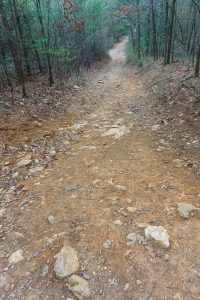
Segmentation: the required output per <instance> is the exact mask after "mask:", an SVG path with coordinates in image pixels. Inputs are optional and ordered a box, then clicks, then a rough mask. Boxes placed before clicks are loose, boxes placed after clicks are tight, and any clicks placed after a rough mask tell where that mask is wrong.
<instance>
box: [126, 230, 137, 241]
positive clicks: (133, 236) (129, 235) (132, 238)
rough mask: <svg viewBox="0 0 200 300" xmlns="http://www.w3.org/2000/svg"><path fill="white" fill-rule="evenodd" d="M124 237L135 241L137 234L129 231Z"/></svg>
mask: <svg viewBox="0 0 200 300" xmlns="http://www.w3.org/2000/svg"><path fill="white" fill-rule="evenodd" d="M126 239H127V240H128V241H132V242H134V243H135V242H136V240H137V235H136V234H135V233H134V232H130V233H129V234H127V236H126Z"/></svg>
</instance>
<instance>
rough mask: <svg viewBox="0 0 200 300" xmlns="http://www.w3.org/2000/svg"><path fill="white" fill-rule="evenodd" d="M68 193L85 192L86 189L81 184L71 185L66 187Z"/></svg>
mask: <svg viewBox="0 0 200 300" xmlns="http://www.w3.org/2000/svg"><path fill="white" fill-rule="evenodd" d="M65 191H66V192H74V191H79V192H84V191H85V189H84V188H83V187H81V186H80V185H79V184H69V185H67V186H66V187H65Z"/></svg>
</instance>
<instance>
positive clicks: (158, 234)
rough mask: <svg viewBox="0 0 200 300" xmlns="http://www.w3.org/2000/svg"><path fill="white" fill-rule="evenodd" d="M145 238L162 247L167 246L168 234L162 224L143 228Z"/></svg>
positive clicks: (168, 244)
mask: <svg viewBox="0 0 200 300" xmlns="http://www.w3.org/2000/svg"><path fill="white" fill-rule="evenodd" d="M145 236H146V238H148V239H150V240H152V241H154V242H155V243H156V244H158V245H159V246H161V247H162V248H169V246H170V243H169V235H168V233H167V230H166V229H165V228H164V227H162V226H148V227H147V228H145Z"/></svg>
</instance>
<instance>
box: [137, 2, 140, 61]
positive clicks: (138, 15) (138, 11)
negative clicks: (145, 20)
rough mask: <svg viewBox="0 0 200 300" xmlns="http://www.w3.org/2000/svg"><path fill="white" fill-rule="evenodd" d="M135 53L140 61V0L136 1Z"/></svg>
mask: <svg viewBox="0 0 200 300" xmlns="http://www.w3.org/2000/svg"><path fill="white" fill-rule="evenodd" d="M137 52H138V59H139V60H140V59H141V26H140V0H137Z"/></svg>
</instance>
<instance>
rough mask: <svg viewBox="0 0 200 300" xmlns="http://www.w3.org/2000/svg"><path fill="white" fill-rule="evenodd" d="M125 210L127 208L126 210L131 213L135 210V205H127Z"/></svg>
mask: <svg viewBox="0 0 200 300" xmlns="http://www.w3.org/2000/svg"><path fill="white" fill-rule="evenodd" d="M127 210H128V212H130V213H132V214H133V213H135V212H136V211H137V208H136V207H127Z"/></svg>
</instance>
